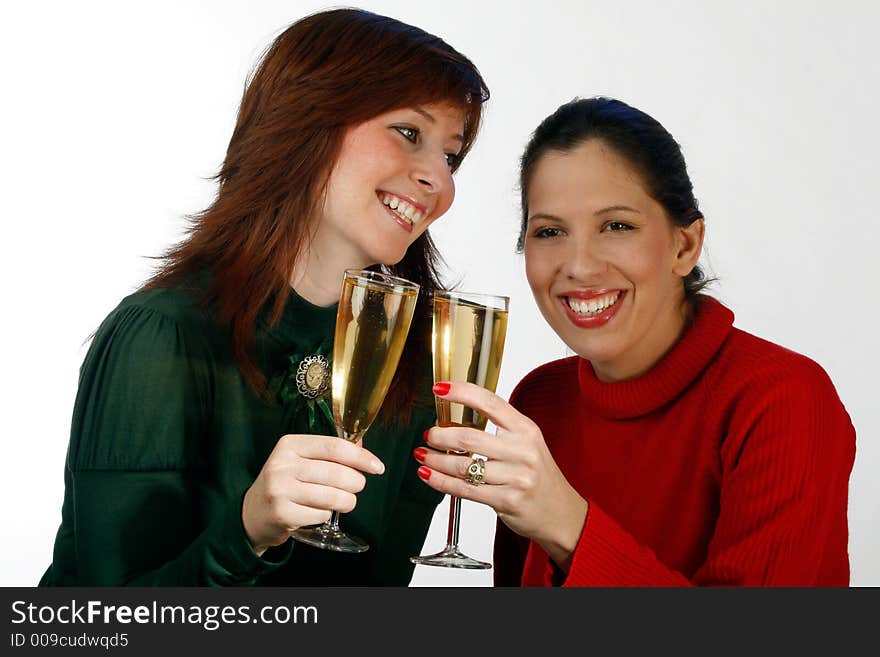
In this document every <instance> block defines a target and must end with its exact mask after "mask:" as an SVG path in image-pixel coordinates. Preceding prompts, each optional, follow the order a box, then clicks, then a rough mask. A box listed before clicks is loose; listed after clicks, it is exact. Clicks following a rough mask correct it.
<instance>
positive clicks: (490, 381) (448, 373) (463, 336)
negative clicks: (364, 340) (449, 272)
mask: <svg viewBox="0 0 880 657" xmlns="http://www.w3.org/2000/svg"><path fill="white" fill-rule="evenodd" d="M509 302H510V299H509V298H508V297H500V296H494V295H487V294H472V293H470V292H449V291H437V292H435V293H434V325H433V331H432V340H433V345H432V351H433V355H434V382H435V383H436V382H437V381H468V382H470V383H475V384H477V385H478V386H482V387H484V388H486V389H487V390H490V391H491V392H495V387H496V386H497V385H498V375H499V373H500V371H501V356H502V354H503V353H504V338H505V336H506V334H507V307H508V304H509ZM435 399H436V404H437V425H438V426H441V427H451V426H464V427H473V428H474V429H479V430H481V431H482V430H484V429H485V428H486V421H487V420H488V418H487V417H486V416H485V415H483V414H482V413H479V412H478V411H476V410H474V409H472V408H468V407H467V406H465V405H464V404H459V403H453V402H449V401H447V400H445V399H442V398H440V397H435ZM471 456H473V455H471ZM460 519H461V499H459V498H458V497H454V496H451V497H450V500H449V525H448V528H447V534H446V547H445V548H444V549H443V550H441V551H440V552H438V553H437V554H431V555H426V556H419V557H410V561H411V562H413V563H415V564H421V565H425V566H444V567H447V568H470V569H475V570H482V569H486V568H491V567H492V564H490V563H486V562H485V561H478V560H477V559H472V558H471V557H469V556H467V555H466V554H463V553H462V552H461V550H460V549H459V547H458V534H459V521H460Z"/></svg>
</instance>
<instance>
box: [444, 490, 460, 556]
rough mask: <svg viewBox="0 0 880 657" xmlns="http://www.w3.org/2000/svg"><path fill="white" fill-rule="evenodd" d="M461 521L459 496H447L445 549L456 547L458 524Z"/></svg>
mask: <svg viewBox="0 0 880 657" xmlns="http://www.w3.org/2000/svg"><path fill="white" fill-rule="evenodd" d="M460 521H461V498H458V497H454V496H450V498H449V527H448V528H447V530H446V549H447V550H450V549H453V550H457V549H458V526H459V522H460Z"/></svg>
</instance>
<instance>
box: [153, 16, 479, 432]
mask: <svg viewBox="0 0 880 657" xmlns="http://www.w3.org/2000/svg"><path fill="white" fill-rule="evenodd" d="M488 97H489V92H488V89H487V87H486V85H485V83H484V81H483V79H482V77H481V76H480V73H479V71H478V70H477V69H476V67H475V66H474V65H473V64H472V63H471V61H470V60H469V59H467V58H466V57H465V56H464V55H462V54H460V53H459V52H457V51H456V50H454V49H453V48H452V47H451V46H449V45H448V44H447V43H445V42H444V41H443V40H442V39H440V38H438V37H436V36H434V35H431V34H428V33H427V32H425V31H423V30H421V29H419V28H417V27H413V26H411V25H407V24H405V23H402V22H400V21H397V20H395V19H393V18H388V17H385V16H379V15H376V14H373V13H370V12H366V11H362V10H357V9H337V10H331V11H325V12H320V13H316V14H313V15H311V16H308V17H306V18H303V19H302V20H300V21H297V22H296V23H294V24H293V25H291V26H290V27H288V28H287V29H286V30H285V31H284V32H282V33H281V34H280V35H279V36H278V37H277V38H276V39H275V40H274V41H273V42H272V44H271V45H270V46H269V48H268V49H267V51H266V52H265V53H264V55H263V57H262V58H261V61H260V63H259V65H258V66H257V67H256V69H255V70H254V72H253V73H252V75H251V77H250V80H249V82H248V84H247V86H246V88H245V92H244V97H243V98H242V101H241V106H240V108H239V111H238V118H237V121H236V125H235V130H234V132H233V134H232V138H231V139H230V142H229V147H228V149H227V151H226V158H225V160H224V162H223V166H222V168H221V169H220V171H219V173H218V174H217V175H216V179H217V180H218V182H219V185H218V191H217V196H216V198H215V200H214V201H213V202H212V204H211V205H210V206H209V207H208V208H207V209H205V210H204V211H202V212H200V213H198V214H196V215H194V216H192V217H190V222H191V223H190V226H189V229H188V232H187V235H186V237H185V239H184V240H183V241H182V242H180V243H179V244H177V245H176V246H174V247H172V248H171V249H169V250H168V251H167V252H166V253H165V254H164V255H163V256H162V258H161V260H162V264H161V265H160V267H159V268H158V270H157V272H156V273H155V275H153V276H152V277H151V278H150V279H149V280H148V281H147V283H146V284H145V285H144V287H145V288H164V287H171V286H174V285H178V284H180V283H182V282H184V281H186V280H188V279H189V278H191V277H192V276H193V275H195V274H197V273H199V272H203V271H208V272H210V274H211V276H210V286H209V288H208V290H207V291H206V293H205V299H204V301H205V303H208V304H210V305H211V306H212V307H214V308H215V309H216V312H217V317H218V320H219V321H220V322H222V323H223V324H224V325H227V326H228V327H229V330H230V333H231V338H232V344H233V352H234V355H235V359H236V361H237V363H238V365H239V368H240V369H241V372H242V374H243V375H244V377H245V378H246V379H247V381H248V382H249V383H250V384H251V385H252V386H253V387H254V389H255V390H257V391H258V392H259V393H261V394H265V393H266V392H267V390H266V374H265V373H263V372H261V371H260V370H259V368H258V367H257V365H256V363H255V360H254V353H253V350H254V340H255V337H254V335H255V329H256V320H257V316H258V315H259V313H260V311H261V310H262V309H263V308H264V307H265V306H266V305H267V304H268V303H269V302H270V301H271V302H272V313H271V323H272V324H273V325H274V324H275V323H276V322H277V321H278V320H279V318H280V316H281V312H282V310H283V309H284V304H285V302H286V300H287V297H288V294H289V291H290V276H291V274H292V272H293V269H294V264H295V263H296V261H297V258H298V257H299V256H300V254H301V253H302V251H303V249H304V248H305V246H306V240H307V236H308V234H309V232H310V231H309V228H310V226H311V224H312V222H314V221H315V220H316V219H317V216H316V215H317V213H316V211H315V210H316V208H317V205H318V203H319V202H320V199H321V198H322V196H323V193H324V190H325V187H326V184H327V180H328V177H329V175H330V171H331V169H332V167H333V164H334V163H335V161H336V158H337V156H338V154H339V151H340V147H341V144H342V139H343V136H344V134H345V131H346V130H347V129H348V128H349V127H351V126H355V125H358V124H359V123H362V122H364V121H366V120H368V119H371V118H373V117H375V116H377V115H379V114H382V113H385V112H388V111H391V110H394V109H398V108H401V107H413V106H418V105H422V104H428V103H436V102H450V103H452V104H454V105H455V106H458V107H461V108H462V109H463V110H464V112H465V116H466V119H465V126H464V144H463V148H462V150H461V155H462V156H464V155H465V154H466V153H467V152H468V150H469V149H470V148H471V146H472V144H473V141H474V139H475V138H476V134H477V132H478V129H479V125H480V119H481V115H482V104H483V102H484V101H486V100H487V99H488ZM438 262H439V254H438V253H437V251H436V248H435V246H434V244H433V242H432V241H431V238H430V236H429V235H428V233H427V232H426V233H425V234H423V235H422V236H421V237H419V239H417V240H416V241H415V242H414V243H413V244H412V246H411V247H410V248H409V249H408V250H407V253H406V255H405V256H404V258H403V259H402V260H401V261H400V262H399V263H397V264H396V265H393V266H387V267H386V266H381V267H380V266H377V267H376V268H377V269H382V270H385V271H387V272H388V273H391V274H395V275H398V276H402V277H404V278H407V279H409V280H412V281H414V282H416V283H419V284H420V286H421V294H420V299H419V304H418V306H417V309H416V315H415V317H414V319H413V326H412V329H411V330H410V338H409V339H408V341H407V345H406V348H405V350H404V353H403V356H402V358H401V363H400V367H399V369H398V372H397V376H396V377H395V382H394V384H393V385H392V388H391V390H390V391H389V394H388V397H387V398H386V403H385V406H386V408H393V409H395V413H396V414H397V415H398V417H399V418H401V417H402V419H403V420H404V421H405V420H406V419H408V416H409V411H410V409H411V407H412V403H413V402H414V401H415V399H416V397H417V395H418V394H419V386H418V385H416V383H417V381H418V380H419V379H420V377H421V376H422V375H423V374H424V372H425V371H426V370H425V367H426V360H425V359H426V356H427V354H428V353H429V350H430V322H431V310H430V303H429V302H430V298H431V295H432V293H433V291H434V290H435V289H437V288H438V287H440V280H439V275H438V271H437V267H438ZM401 412H402V413H403V415H402V416H401Z"/></svg>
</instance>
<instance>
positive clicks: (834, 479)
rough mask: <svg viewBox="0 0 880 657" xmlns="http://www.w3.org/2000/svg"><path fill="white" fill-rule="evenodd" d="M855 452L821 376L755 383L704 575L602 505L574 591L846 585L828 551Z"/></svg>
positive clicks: (729, 462)
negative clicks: (665, 557)
mask: <svg viewBox="0 0 880 657" xmlns="http://www.w3.org/2000/svg"><path fill="white" fill-rule="evenodd" d="M806 362H807V361H804V363H806ZM777 375H779V376H780V377H781V376H782V375H781V374H780V373H778V372H777ZM854 450H855V435H854V430H853V428H852V425H851V423H850V421H849V417H848V415H847V414H846V411H845V410H844V409H843V407H842V405H841V404H840V402H839V400H838V399H837V395H836V393H835V392H834V389H833V387H832V386H831V383H830V381H829V380H828V378H827V376H826V375H825V373H824V372H822V371H821V370H820V369H818V368H816V367H809V366H807V365H806V364H805V365H804V366H803V367H801V368H799V369H797V370H794V371H789V372H788V373H787V375H785V377H784V378H777V379H776V380H774V381H770V380H763V381H761V380H759V381H756V382H754V383H753V385H752V389H751V390H749V391H748V392H746V393H745V398H743V399H742V400H741V401H740V403H739V405H738V407H737V409H736V411H735V413H734V416H733V418H732V421H731V425H730V435H729V436H728V440H727V441H726V442H725V445H724V447H723V449H722V454H721V456H722V463H723V472H724V474H723V478H722V484H721V494H720V507H719V510H718V519H717V522H716V524H715V529H714V532H713V534H712V539H711V541H710V542H709V548H708V552H707V554H706V557H705V560H704V562H703V563H702V564H701V565H700V566H699V568H698V569H697V570H696V572H695V573H694V574H693V575H692V576H691V577H690V578H688V577H686V576H685V575H684V574H683V573H680V572H676V571H675V570H673V569H671V568H669V567H667V566H666V565H665V564H664V563H662V562H661V561H660V560H659V559H658V558H657V556H656V555H655V554H654V553H653V551H652V550H651V549H650V548H649V547H648V546H646V545H642V544H640V543H639V542H638V541H637V540H635V539H634V538H633V537H632V535H631V534H630V533H629V532H628V531H627V530H625V529H624V528H622V527H621V526H620V525H618V524H617V522H615V521H614V520H613V519H612V518H610V517H609V516H608V515H607V514H606V513H605V512H604V511H603V510H602V509H601V508H600V507H599V506H598V505H596V504H595V503H594V504H592V505H591V506H590V509H589V511H588V514H587V521H586V523H585V525H584V530H583V532H582V535H581V539H580V542H579V543H578V546H577V549H576V551H575V554H574V557H573V561H572V566H571V569H570V570H569V573H568V577H567V578H566V580H565V586H687V585H697V586H735V585H739V586H743V585H744V586H749V585H758V586H768V585H777V586H802V585H823V584H829V585H846V584H847V583H848V573H840V572H835V570H837V569H835V568H834V567H833V566H834V564H833V562H830V563H829V562H828V561H827V560H828V557H829V556H830V555H828V554H827V553H826V551H827V550H828V549H829V546H832V545H839V542H840V538H841V537H840V536H839V535H837V534H839V533H840V531H841V524H840V522H839V519H840V518H841V517H845V516H846V509H847V487H848V481H849V472H850V470H851V468H852V463H853V459H854V454H855V451H854ZM669 531H671V532H674V531H676V528H675V527H674V526H670V527H669ZM844 540H845V538H844ZM829 565H831V566H832V570H831V571H829V569H828V567H829ZM547 577H548V579H547V583H548V584H549V581H550V580H549V577H550V575H547Z"/></svg>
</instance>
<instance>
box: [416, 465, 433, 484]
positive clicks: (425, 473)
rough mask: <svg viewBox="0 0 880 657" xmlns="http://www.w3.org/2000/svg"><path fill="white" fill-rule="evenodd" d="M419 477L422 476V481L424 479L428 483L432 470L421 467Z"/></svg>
mask: <svg viewBox="0 0 880 657" xmlns="http://www.w3.org/2000/svg"><path fill="white" fill-rule="evenodd" d="M419 476H420V477H421V478H422V479H424V480H425V481H428V479H430V478H431V470H430V468H426V467H425V466H423V465H422V466H419Z"/></svg>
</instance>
